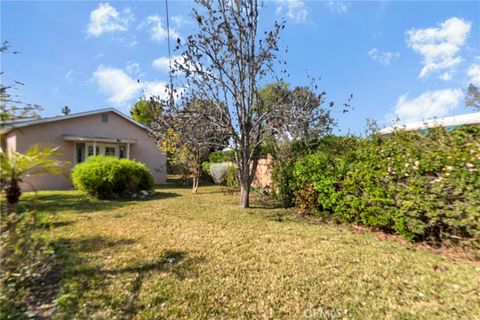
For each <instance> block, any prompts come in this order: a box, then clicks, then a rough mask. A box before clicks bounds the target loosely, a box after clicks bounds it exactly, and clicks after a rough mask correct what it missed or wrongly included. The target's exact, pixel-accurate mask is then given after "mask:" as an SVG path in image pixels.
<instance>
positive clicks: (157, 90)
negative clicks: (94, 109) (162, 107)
mask: <svg viewBox="0 0 480 320" xmlns="http://www.w3.org/2000/svg"><path fill="white" fill-rule="evenodd" d="M167 87H168V84H167V83H166V82H164V81H153V82H147V83H145V86H144V89H143V92H144V95H145V97H147V98H149V97H151V96H160V97H161V98H162V99H166V98H168V93H167Z"/></svg>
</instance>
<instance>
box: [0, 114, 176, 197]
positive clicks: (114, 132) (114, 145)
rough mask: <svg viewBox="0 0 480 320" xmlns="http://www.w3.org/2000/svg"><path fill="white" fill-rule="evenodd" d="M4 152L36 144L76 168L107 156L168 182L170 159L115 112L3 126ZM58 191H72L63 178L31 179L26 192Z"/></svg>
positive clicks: (157, 180) (132, 122) (139, 126)
mask: <svg viewBox="0 0 480 320" xmlns="http://www.w3.org/2000/svg"><path fill="white" fill-rule="evenodd" d="M1 133H2V145H1V147H2V149H3V150H5V151H7V152H8V150H13V151H17V152H20V153H24V152H26V151H27V150H28V149H29V148H30V147H31V146H32V145H34V144H43V145H50V146H54V147H59V151H60V152H62V156H60V160H67V161H70V163H71V167H72V168H73V167H74V166H75V165H76V164H78V163H81V162H83V161H85V159H86V158H88V157H89V156H94V155H107V156H115V157H117V158H127V159H132V160H136V161H139V162H142V163H144V164H145V165H146V166H147V167H148V168H149V169H150V171H151V172H152V175H153V179H154V182H155V183H156V184H162V183H165V182H166V170H167V159H166V156H165V154H164V153H162V152H161V151H160V150H159V149H158V147H157V145H156V142H155V140H154V139H153V138H152V137H151V136H150V135H149V134H148V128H147V127H145V126H144V125H142V124H140V123H138V122H137V121H135V120H133V119H132V118H130V117H128V116H126V115H124V114H123V113H121V112H120V111H118V110H116V109H114V108H107V109H100V110H93V111H87V112H81V113H75V114H68V115H62V116H56V117H49V118H40V119H32V120H19V121H12V122H3V123H2V127H1ZM29 183H31V184H33V185H34V187H35V188H36V189H37V190H58V189H69V188H72V183H71V181H70V179H68V178H67V177H64V176H55V175H42V176H35V177H29V178H28V183H23V184H22V185H21V187H22V189H23V190H31V187H30V184H29Z"/></svg>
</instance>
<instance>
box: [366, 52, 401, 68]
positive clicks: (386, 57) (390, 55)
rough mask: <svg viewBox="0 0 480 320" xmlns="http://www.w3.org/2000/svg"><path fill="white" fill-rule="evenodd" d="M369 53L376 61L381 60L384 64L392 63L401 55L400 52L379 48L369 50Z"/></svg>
mask: <svg viewBox="0 0 480 320" xmlns="http://www.w3.org/2000/svg"><path fill="white" fill-rule="evenodd" d="M368 55H369V56H370V58H372V59H373V60H374V61H377V62H380V63H381V64H383V65H384V66H388V65H390V64H391V63H392V61H393V60H394V59H396V58H398V57H400V53H398V52H388V51H379V50H378V49H377V48H373V49H372V50H370V51H368Z"/></svg>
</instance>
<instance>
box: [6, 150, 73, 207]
mask: <svg viewBox="0 0 480 320" xmlns="http://www.w3.org/2000/svg"><path fill="white" fill-rule="evenodd" d="M61 154H62V153H61V152H59V151H58V147H52V146H48V145H39V144H36V145H34V146H32V147H31V148H30V149H29V150H28V151H27V152H25V153H23V154H22V153H19V152H16V151H11V150H8V151H4V150H1V151H0V182H1V190H2V191H3V192H5V197H6V200H7V206H6V212H7V214H11V213H15V212H16V209H17V204H18V200H19V199H20V196H21V194H22V190H21V189H20V186H19V184H20V183H21V182H23V179H25V178H26V177H31V176H36V175H42V174H64V173H65V172H66V170H65V169H66V166H67V164H68V161H61V160H58V159H57V158H56V157H57V156H60V155H61Z"/></svg>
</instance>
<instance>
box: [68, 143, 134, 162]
mask: <svg viewBox="0 0 480 320" xmlns="http://www.w3.org/2000/svg"><path fill="white" fill-rule="evenodd" d="M74 150H75V155H74V159H75V163H82V162H83V161H85V159H86V158H88V157H91V156H111V157H117V158H119V159H123V158H128V145H126V144H112V143H101V142H95V143H94V142H86V143H83V142H76V143H75V148H74Z"/></svg>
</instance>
